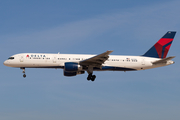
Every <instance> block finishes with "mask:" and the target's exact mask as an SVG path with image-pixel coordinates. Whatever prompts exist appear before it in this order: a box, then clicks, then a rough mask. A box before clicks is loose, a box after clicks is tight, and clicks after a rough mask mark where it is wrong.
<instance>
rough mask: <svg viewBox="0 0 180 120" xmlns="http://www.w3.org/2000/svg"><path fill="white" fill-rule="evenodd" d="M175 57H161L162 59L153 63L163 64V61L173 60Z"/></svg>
mask: <svg viewBox="0 0 180 120" xmlns="http://www.w3.org/2000/svg"><path fill="white" fill-rule="evenodd" d="M173 58H175V56H172V57H167V58H164V59H161V60H157V61H155V62H152V63H153V64H162V63H166V62H167V61H168V60H171V59H173Z"/></svg>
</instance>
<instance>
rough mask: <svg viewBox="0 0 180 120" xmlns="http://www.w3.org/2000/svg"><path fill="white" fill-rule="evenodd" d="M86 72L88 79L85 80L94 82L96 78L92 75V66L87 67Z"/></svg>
mask: <svg viewBox="0 0 180 120" xmlns="http://www.w3.org/2000/svg"><path fill="white" fill-rule="evenodd" d="M87 72H88V74H89V75H88V77H87V80H88V81H89V80H91V81H94V80H95V79H96V76H95V75H92V74H93V66H89V67H88V70H87Z"/></svg>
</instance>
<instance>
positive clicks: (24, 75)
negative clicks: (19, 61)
mask: <svg viewBox="0 0 180 120" xmlns="http://www.w3.org/2000/svg"><path fill="white" fill-rule="evenodd" d="M20 69H22V70H23V71H22V73H24V74H23V77H24V78H25V77H26V74H25V68H24V67H23V68H20Z"/></svg>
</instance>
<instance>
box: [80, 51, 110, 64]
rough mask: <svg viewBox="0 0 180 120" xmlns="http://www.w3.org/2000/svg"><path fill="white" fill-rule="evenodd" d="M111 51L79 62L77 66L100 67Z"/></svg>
mask: <svg viewBox="0 0 180 120" xmlns="http://www.w3.org/2000/svg"><path fill="white" fill-rule="evenodd" d="M112 52H113V51H111V50H110V51H106V52H104V53H102V54H99V55H96V56H94V57H91V58H89V59H86V60H83V61H80V62H79V64H80V65H82V66H90V65H91V66H93V67H100V66H101V65H102V64H103V63H104V62H105V61H106V60H107V59H108V58H109V54H111V53H112Z"/></svg>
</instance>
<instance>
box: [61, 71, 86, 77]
mask: <svg viewBox="0 0 180 120" xmlns="http://www.w3.org/2000/svg"><path fill="white" fill-rule="evenodd" d="M84 73H85V72H84V71H77V72H68V71H64V76H69V77H71V76H76V75H78V74H84Z"/></svg>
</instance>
